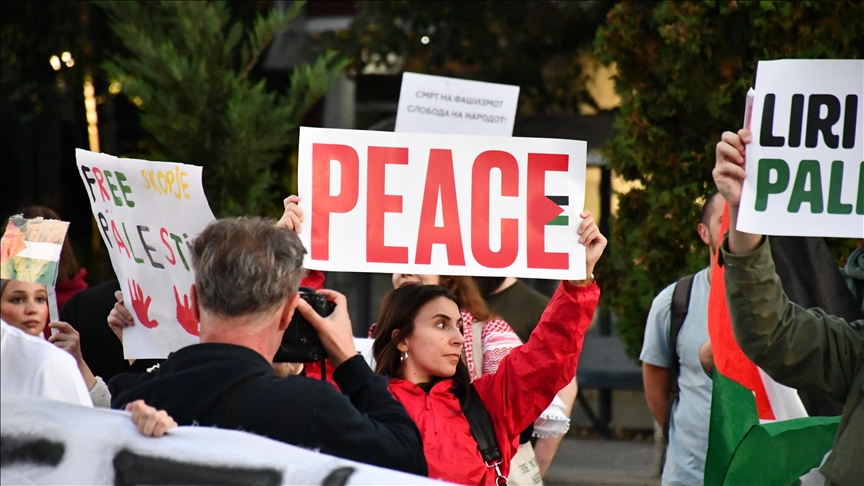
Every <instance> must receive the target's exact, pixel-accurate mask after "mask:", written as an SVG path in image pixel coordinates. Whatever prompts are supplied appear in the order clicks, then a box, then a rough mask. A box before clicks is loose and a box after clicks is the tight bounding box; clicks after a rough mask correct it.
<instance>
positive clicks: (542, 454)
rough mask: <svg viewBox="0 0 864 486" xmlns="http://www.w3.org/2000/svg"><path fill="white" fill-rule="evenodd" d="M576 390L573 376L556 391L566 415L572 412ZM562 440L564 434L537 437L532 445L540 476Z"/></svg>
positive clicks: (577, 390) (577, 386) (546, 469)
mask: <svg viewBox="0 0 864 486" xmlns="http://www.w3.org/2000/svg"><path fill="white" fill-rule="evenodd" d="M578 392H579V385H577V384H576V378H575V377H574V378H573V380H571V381H570V383H568V384H567V386H565V387H564V388H562V389H561V391H559V392H558V398H560V399H561V401H562V402H564V404H565V408H564V415H565V416H567V417H569V416H570V414H571V413H572V412H573V402H574V401H575V400H576V395H577V393H578ZM562 440H564V434H561V435H556V436H554V437H540V438H538V439H537V444H535V445H534V456H535V457H536V458H537V466H538V467H539V468H540V477H541V478H542V477H543V476H545V475H546V471H548V470H549V466H551V465H552V460H553V459H555V454H556V453H557V452H558V447H560V446H561V441H562Z"/></svg>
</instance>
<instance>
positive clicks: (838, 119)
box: [738, 60, 864, 238]
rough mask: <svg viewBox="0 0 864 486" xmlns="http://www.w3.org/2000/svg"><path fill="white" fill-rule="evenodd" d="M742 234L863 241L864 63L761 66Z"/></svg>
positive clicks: (740, 226) (798, 62)
mask: <svg viewBox="0 0 864 486" xmlns="http://www.w3.org/2000/svg"><path fill="white" fill-rule="evenodd" d="M751 126H752V132H753V141H752V143H751V144H750V145H748V146H747V178H746V179H745V180H744V189H743V192H742V194H741V207H740V213H739V219H738V229H739V230H741V231H745V232H750V233H756V234H768V235H786V236H829V237H848V238H864V135H862V134H864V61H862V60H836V61H833V60H832V61H829V60H781V61H760V62H759V66H758V69H757V71H756V95H755V99H754V103H753V114H752V125H751Z"/></svg>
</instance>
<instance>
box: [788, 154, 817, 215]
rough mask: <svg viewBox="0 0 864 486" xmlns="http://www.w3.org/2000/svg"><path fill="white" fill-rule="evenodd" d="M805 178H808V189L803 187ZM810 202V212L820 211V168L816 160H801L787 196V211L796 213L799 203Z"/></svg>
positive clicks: (799, 206) (805, 183) (805, 181)
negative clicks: (790, 192) (790, 193)
mask: <svg viewBox="0 0 864 486" xmlns="http://www.w3.org/2000/svg"><path fill="white" fill-rule="evenodd" d="M807 179H810V190H809V191H808V190H807V189H805V186H806V185H807ZM805 202H806V203H810V212H811V213H813V214H819V213H821V212H822V169H821V168H820V167H819V161H818V160H802V161H801V164H799V165H798V173H797V174H795V185H794V187H792V195H791V196H790V197H789V208H788V209H789V212H790V213H797V212H798V210H800V209H801V203H805Z"/></svg>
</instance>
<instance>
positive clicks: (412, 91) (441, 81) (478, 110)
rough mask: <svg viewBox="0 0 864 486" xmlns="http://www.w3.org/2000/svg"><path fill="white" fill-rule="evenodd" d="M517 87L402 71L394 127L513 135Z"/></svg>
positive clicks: (418, 130)
mask: <svg viewBox="0 0 864 486" xmlns="http://www.w3.org/2000/svg"><path fill="white" fill-rule="evenodd" d="M518 101H519V87H518V86H510V85H507V84H495V83H484V82H482V81H470V80H467V79H454V78H445V77H443V76H430V75H428V74H417V73H404V74H403V75H402V88H401V89H400V91H399V108H398V110H397V111H396V131H397V132H412V133H459V134H462V135H495V136H500V137H509V136H511V135H513V123H514V121H515V120H516V103H517V102H518Z"/></svg>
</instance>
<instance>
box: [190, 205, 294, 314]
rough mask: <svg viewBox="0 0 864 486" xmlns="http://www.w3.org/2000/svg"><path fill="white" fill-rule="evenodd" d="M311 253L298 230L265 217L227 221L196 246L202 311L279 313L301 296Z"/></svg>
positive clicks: (216, 224) (194, 256)
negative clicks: (299, 290) (291, 299)
mask: <svg viewBox="0 0 864 486" xmlns="http://www.w3.org/2000/svg"><path fill="white" fill-rule="evenodd" d="M304 253H306V250H305V249H304V248H303V245H302V244H301V243H300V238H299V237H298V236H297V234H296V233H295V232H294V231H291V230H288V229H285V228H277V227H276V226H275V223H274V221H272V220H269V219H264V218H225V219H220V220H218V221H215V222H213V223H211V224H210V225H208V226H207V228H206V229H204V231H203V232H201V234H200V235H199V236H198V238H196V239H195V242H194V244H193V245H192V265H193V266H194V268H195V287H196V290H197V294H198V303H199V304H200V306H201V308H202V310H205V311H209V312H213V313H215V314H218V315H221V316H225V317H239V316H243V315H248V314H256V313H260V312H265V311H268V310H272V309H275V308H276V307H277V306H279V305H282V304H284V303H285V300H286V299H287V298H288V297H290V296H291V295H293V294H294V293H296V292H297V288H298V286H299V285H300V279H301V278H302V276H303V267H302V265H303V254H304Z"/></svg>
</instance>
